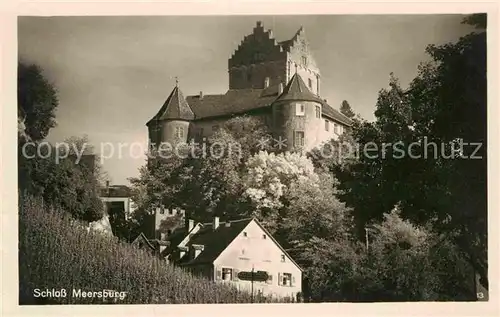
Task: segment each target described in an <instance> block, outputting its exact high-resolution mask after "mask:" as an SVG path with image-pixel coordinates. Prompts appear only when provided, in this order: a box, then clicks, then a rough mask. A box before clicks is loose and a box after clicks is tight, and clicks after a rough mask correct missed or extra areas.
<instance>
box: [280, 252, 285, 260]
mask: <svg viewBox="0 0 500 317" xmlns="http://www.w3.org/2000/svg"><path fill="white" fill-rule="evenodd" d="M281 262H285V255H284V254H282V255H281Z"/></svg>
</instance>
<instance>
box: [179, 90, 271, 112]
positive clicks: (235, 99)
mask: <svg viewBox="0 0 500 317" xmlns="http://www.w3.org/2000/svg"><path fill="white" fill-rule="evenodd" d="M267 91H268V90H265V89H230V90H228V91H227V92H226V93H225V94H221V95H203V97H202V98H200V96H199V95H198V96H188V97H187V98H186V101H187V102H188V103H189V105H190V106H191V109H193V112H194V114H195V118H196V119H204V118H209V117H218V116H228V115H229V116H230V115H236V114H241V113H244V112H248V111H251V110H254V109H258V108H262V107H265V106H269V105H270V104H271V103H272V102H273V101H274V100H275V99H276V96H277V89H276V93H274V94H270V93H263V92H267Z"/></svg>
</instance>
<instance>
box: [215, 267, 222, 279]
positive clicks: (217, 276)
mask: <svg viewBox="0 0 500 317" xmlns="http://www.w3.org/2000/svg"><path fill="white" fill-rule="evenodd" d="M216 274H217V275H216V279H217V280H222V270H221V269H220V268H217V273H216Z"/></svg>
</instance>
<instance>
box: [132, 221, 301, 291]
mask: <svg viewBox="0 0 500 317" xmlns="http://www.w3.org/2000/svg"><path fill="white" fill-rule="evenodd" d="M162 237H163V238H164V239H148V238H147V237H146V236H145V235H144V234H142V233H141V234H140V235H139V236H138V237H137V238H136V239H135V240H134V242H133V244H136V245H138V246H141V247H145V248H147V249H149V250H150V251H151V252H152V253H153V254H156V255H158V256H160V257H161V258H162V259H165V260H166V262H168V263H170V264H173V265H176V266H180V267H183V268H185V269H186V270H187V271H189V272H191V273H192V274H194V275H196V276H199V277H204V278H207V279H209V280H212V281H215V282H218V283H227V284H231V285H234V286H236V287H237V288H238V289H240V290H246V291H249V292H250V291H251V290H252V289H253V292H254V294H262V295H264V296H273V297H292V298H297V296H298V294H299V293H301V291H302V269H301V268H300V266H299V265H298V264H297V263H296V262H295V261H294V260H293V258H292V257H291V256H290V255H289V254H288V253H287V252H286V251H285V250H284V249H283V248H282V247H281V245H280V244H279V243H278V242H277V241H276V240H275V239H274V238H273V236H272V235H271V234H270V233H269V232H268V231H267V230H266V229H265V228H264V227H263V226H262V224H261V223H259V221H258V220H257V219H255V218H245V219H240V220H232V221H220V219H219V217H214V219H213V221H212V222H210V223H201V222H198V223H195V222H194V221H193V220H188V221H187V225H186V226H182V227H178V228H176V229H175V230H172V231H171V232H170V234H169V235H168V236H162ZM252 270H253V271H254V272H259V271H260V272H266V273H267V276H268V277H267V280H264V281H252V280H247V279H242V278H241V274H239V273H241V272H252Z"/></svg>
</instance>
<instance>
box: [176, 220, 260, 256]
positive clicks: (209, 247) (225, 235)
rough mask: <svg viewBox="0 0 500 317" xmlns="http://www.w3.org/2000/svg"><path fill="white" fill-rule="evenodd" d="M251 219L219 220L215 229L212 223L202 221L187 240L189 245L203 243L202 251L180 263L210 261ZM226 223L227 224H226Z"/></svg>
mask: <svg viewBox="0 0 500 317" xmlns="http://www.w3.org/2000/svg"><path fill="white" fill-rule="evenodd" d="M252 220H253V218H245V219H240V220H233V221H228V222H220V223H219V227H218V228H217V229H215V230H213V224H212V223H204V224H203V227H202V228H201V229H200V230H199V231H198V232H197V233H196V234H195V235H194V236H193V237H192V238H191V240H190V241H189V245H191V244H202V245H204V246H205V247H204V249H203V251H201V253H200V254H199V255H198V256H197V257H196V258H195V259H193V260H191V261H188V262H184V263H182V262H181V263H180V264H181V265H194V264H200V263H212V262H213V261H215V259H217V257H218V256H219V255H220V254H221V253H222V251H224V250H225V249H226V248H227V246H228V245H229V244H230V243H231V242H232V241H233V240H234V239H235V238H236V237H237V236H238V235H239V234H240V233H241V231H243V229H244V228H245V227H246V226H247V225H248V224H249V223H250V222H251V221H252ZM227 223H229V225H226V224H227Z"/></svg>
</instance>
